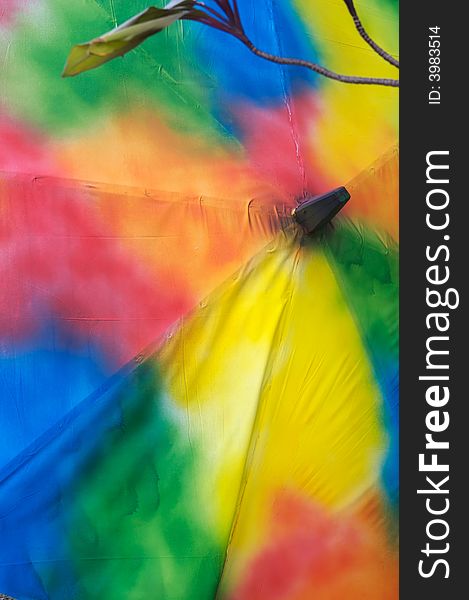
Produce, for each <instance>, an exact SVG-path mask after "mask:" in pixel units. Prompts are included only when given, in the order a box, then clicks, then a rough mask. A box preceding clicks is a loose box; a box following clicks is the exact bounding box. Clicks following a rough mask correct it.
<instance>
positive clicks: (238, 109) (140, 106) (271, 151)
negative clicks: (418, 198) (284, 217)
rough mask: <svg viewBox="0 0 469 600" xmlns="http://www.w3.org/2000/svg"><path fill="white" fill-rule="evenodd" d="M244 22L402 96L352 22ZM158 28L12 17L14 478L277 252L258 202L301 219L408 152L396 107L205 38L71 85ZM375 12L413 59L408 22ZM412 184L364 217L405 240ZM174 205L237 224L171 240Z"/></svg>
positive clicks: (0, 209) (10, 445)
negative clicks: (228, 281)
mask: <svg viewBox="0 0 469 600" xmlns="http://www.w3.org/2000/svg"><path fill="white" fill-rule="evenodd" d="M160 4H161V3H160ZM239 5H240V10H241V13H242V17H243V22H244V23H245V26H246V29H247V31H248V33H249V35H250V36H251V37H252V38H253V39H254V41H255V42H256V43H257V44H258V46H259V47H262V48H265V49H266V50H271V51H276V52H279V53H280V54H283V55H293V56H295V55H297V56H303V57H306V58H310V59H313V60H315V59H317V60H318V61H320V62H322V63H323V64H327V66H329V67H330V68H333V69H336V70H338V71H344V72H349V73H359V74H380V75H383V76H394V71H395V70H394V69H393V68H392V67H391V66H390V65H387V63H384V62H383V61H381V60H379V59H378V57H376V55H375V54H374V53H373V52H372V50H371V49H370V48H369V47H368V46H367V45H366V44H365V43H364V42H363V40H362V39H361V38H360V37H359V36H358V34H357V33H356V31H355V30H354V28H353V25H352V23H351V20H350V16H349V14H348V11H347V9H346V7H345V5H341V3H340V2H332V1H330V0H318V2H315V3H314V4H311V3H310V2H309V1H306V0H304V1H303V0H298V1H295V2H293V1H291V2H288V1H287V0H282V1H280V2H272V1H271V0H267V1H266V2H256V3H250V2H247V1H244V0H243V1H241V2H239ZM143 8H145V5H144V3H143V2H140V1H137V0H135V1H134V2H127V1H124V0H113V1H112V2H109V1H108V0H93V1H91V2H90V1H89V0H71V1H70V2H67V3H64V2H62V1H61V0H34V1H31V2H28V3H25V2H20V1H15V2H8V3H5V2H3V3H2V6H1V9H0V56H1V57H2V63H1V64H2V68H1V69H0V139H1V142H2V143H1V144H0V171H2V173H3V174H2V175H1V176H0V223H1V228H2V230H1V231H2V236H1V241H0V243H1V247H0V249H1V252H0V274H1V279H2V286H1V290H0V306H1V309H2V310H1V315H2V316H1V317H0V343H1V348H2V363H1V366H0V373H1V376H0V393H1V394H2V396H6V397H9V398H12V402H10V403H8V404H5V405H4V406H3V407H2V409H1V412H0V418H1V426H2V431H3V432H4V433H3V435H2V439H1V441H0V465H1V464H5V462H6V461H8V460H9V459H11V458H12V457H13V456H14V455H15V453H17V452H19V451H20V450H21V449H22V448H24V447H25V446H26V445H27V444H28V443H29V442H31V441H32V440H34V439H35V437H37V435H39V434H40V433H42V432H43V431H45V430H46V429H47V427H49V426H51V425H52V424H53V423H54V422H55V421H56V419H58V418H59V417H60V416H61V415H63V414H65V412H67V410H69V409H70V408H72V407H73V406H74V405H75V404H76V403H77V402H79V401H80V400H82V399H83V398H84V397H85V396H86V395H87V394H88V393H91V392H92V391H93V390H94V389H96V387H98V386H99V385H100V384H101V383H103V382H104V381H105V380H106V378H107V377H109V376H110V375H111V374H112V373H113V372H114V371H115V370H116V369H118V368H119V367H121V366H122V365H123V364H125V362H126V361H128V360H130V358H131V357H132V356H133V355H134V354H135V353H137V352H139V351H141V349H142V348H144V347H145V346H146V345H147V344H148V343H150V342H152V341H153V340H155V339H156V338H157V337H158V336H159V335H161V333H162V332H163V331H164V330H165V328H166V327H167V326H168V325H169V324H170V323H172V322H173V321H174V320H175V319H177V318H178V317H179V316H181V315H182V314H184V313H185V312H187V310H189V309H191V308H192V307H193V306H194V305H195V304H196V303H197V302H198V301H200V299H201V298H203V297H204V296H205V295H207V294H208V293H209V292H210V290H211V289H213V288H214V287H216V285H218V284H219V283H220V282H221V281H223V279H224V278H225V277H227V276H228V275H229V274H230V273H232V272H233V271H235V270H236V268H238V267H239V266H240V265H241V264H242V263H243V262H244V261H246V260H247V259H248V258H250V257H251V256H252V255H253V254H254V253H255V252H257V251H258V250H259V249H260V248H261V247H262V245H263V244H264V243H265V242H266V241H267V238H268V236H269V235H270V230H269V227H267V229H262V228H263V227H264V224H262V226H261V227H260V228H255V227H253V226H252V220H251V222H250V229H249V231H248V230H247V226H246V224H245V223H243V224H241V223H240V219H235V218H233V219H231V218H230V217H228V216H227V215H233V214H234V213H233V212H232V211H235V212H236V211H238V214H241V213H242V214H245V212H246V207H247V206H250V207H252V206H253V205H255V204H256V203H259V202H260V203H261V204H265V205H268V204H270V205H272V206H274V207H280V208H279V210H281V211H283V210H284V208H283V206H284V205H286V206H289V207H293V206H294V205H295V204H296V201H297V199H298V198H301V197H302V196H303V195H304V194H305V193H316V192H317V193H321V192H324V191H327V189H329V188H330V187H336V186H337V185H341V184H343V183H345V182H346V181H349V180H350V179H352V178H353V177H356V175H357V174H358V173H359V172H361V171H362V170H363V169H365V168H367V167H368V165H369V164H370V163H372V162H374V161H375V160H376V158H377V157H378V156H380V155H381V154H382V153H383V152H385V151H387V150H388V148H389V147H390V146H392V145H394V144H395V141H396V122H397V94H396V91H395V90H392V89H385V88H379V87H371V88H370V87H368V86H341V85H340V84H337V83H336V82H331V81H328V80H325V79H324V78H318V77H316V76H314V74H311V73H310V72H308V71H305V70H301V69H298V68H288V67H282V66H280V65H273V64H269V63H267V62H266V61H262V60H260V59H258V58H257V57H254V56H252V55H251V54H250V53H249V52H248V51H247V49H246V48H244V47H243V46H242V45H241V44H240V43H239V42H238V41H237V40H235V39H232V38H230V37H229V36H226V35H223V34H222V33H221V32H217V31H214V30H211V29H209V28H207V27H203V26H200V25H199V24H196V23H178V24H175V25H174V26H172V27H170V28H168V29H167V30H165V31H164V32H163V33H161V34H159V35H158V36H156V37H155V38H154V39H150V40H147V42H145V44H144V45H143V46H141V47H139V48H137V49H136V50H135V51H134V52H131V53H129V54H127V55H126V56H125V57H124V58H123V59H122V60H120V59H119V60H116V61H113V62H111V63H108V64H107V65H105V66H104V67H103V68H101V69H98V70H96V71H92V72H89V73H86V74H84V75H83V76H80V77H78V78H73V79H67V80H62V79H60V77H59V74H60V72H61V69H62V67H63V63H64V61H65V58H66V56H67V54H68V51H69V49H70V47H71V45H72V44H74V43H77V42H80V41H83V40H86V39H90V38H92V37H94V36H95V35H96V34H97V32H100V31H105V30H107V29H109V28H110V27H112V25H115V24H116V23H121V22H123V21H124V20H126V19H127V18H128V17H130V16H131V15H132V14H135V12H138V11H139V10H141V9H143ZM359 8H360V12H361V15H362V17H363V19H364V22H365V24H366V26H367V28H368V29H369V30H370V31H373V33H374V35H375V36H376V37H377V39H378V38H379V41H380V42H381V43H382V44H383V45H385V46H387V48H388V49H389V50H390V51H395V50H396V41H395V40H396V39H397V36H396V32H397V15H396V7H395V3H393V2H392V1H391V0H386V1H384V0H380V1H378V0H374V1H373V2H371V3H367V5H366V6H364V7H363V8H362V7H359ZM393 164H394V165H395V163H393ZM395 168H396V167H395V166H394V167H390V169H391V170H390V173H389V174H383V177H384V179H383V181H382V182H380V183H378V184H377V186H376V187H377V189H375V190H374V192H373V191H369V193H367V197H368V198H371V200H368V201H367V202H368V203H367V204H366V202H365V201H362V200H360V199H359V198H357V197H355V198H354V201H353V202H352V203H350V204H349V207H347V210H348V212H349V214H350V215H351V216H354V215H356V216H357V217H360V218H366V219H367V220H368V223H369V224H370V225H371V226H373V227H381V228H383V229H386V230H389V231H391V232H392V233H393V235H394V236H396V234H397V231H396V227H397V225H396V223H397V221H396V218H395V215H392V214H391V213H390V211H391V210H392V209H391V208H390V204H389V202H387V201H386V200H385V199H384V198H383V193H387V192H383V191H382V189H383V188H386V189H388V190H389V189H391V188H392V187H395V186H396V177H395ZM393 169H394V170H393ZM388 170H389V169H388ZM383 173H384V172H383ZM81 182H85V183H84V184H83V185H82V183H81ZM163 197H164V198H171V202H183V203H186V202H189V204H191V203H195V204H191V206H196V204H197V202H198V199H200V198H202V199H203V200H202V204H204V205H205V203H206V202H207V201H208V199H211V200H210V202H211V201H213V200H215V202H218V204H219V206H220V207H222V206H228V205H229V207H230V210H229V212H227V211H225V209H224V208H220V209H219V211H218V213H217V217H213V218H211V220H209V221H207V222H205V221H204V218H205V217H204V216H203V214H202V213H200V215H198V216H194V214H195V213H197V209H196V208H193V209H187V212H184V213H178V215H179V216H177V217H176V218H175V219H174V224H173V225H172V226H171V228H170V229H171V231H170V232H169V233H167V229H168V227H167V226H166V225H163V224H162V223H163V220H164V219H163V218H162V217H161V215H160V212H161V210H162V209H161V207H160V208H159V209H158V210H159V211H160V212H159V213H158V214H156V212H155V210H154V209H153V205H152V198H156V199H161V198H163ZM376 197H379V199H380V200H379V202H378V201H376V200H375V198H376ZM165 206H168V207H169V204H167V205H166V204H165ZM273 210H275V209H273ZM167 212H168V214H171V209H169V208H168V211H167ZM215 212H216V211H215ZM215 212H214V213H213V214H215ZM222 213H224V214H225V216H223V215H222ZM197 214H198V213H197ZM165 219H166V221H168V220H171V217H166V218H165ZM165 232H166V233H165ZM165 236H166V237H165ZM171 236H176V237H171ZM177 236H179V237H177ZM157 238H158V239H157ZM171 240H172V241H173V242H174V244H171ZM45 397H49V398H54V400H53V401H48V402H47V403H46V402H44V401H43V398H45Z"/></svg>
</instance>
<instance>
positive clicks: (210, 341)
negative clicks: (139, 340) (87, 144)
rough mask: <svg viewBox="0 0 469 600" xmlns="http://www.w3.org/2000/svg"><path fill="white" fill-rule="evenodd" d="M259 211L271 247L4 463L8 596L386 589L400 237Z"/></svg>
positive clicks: (392, 510) (353, 593)
mask: <svg viewBox="0 0 469 600" xmlns="http://www.w3.org/2000/svg"><path fill="white" fill-rule="evenodd" d="M395 158H396V156H395V155H392V156H391V157H387V159H386V162H385V164H384V165H381V166H380V165H377V166H376V167H375V168H374V169H373V170H372V171H370V172H369V173H368V176H365V177H364V176H362V177H360V178H358V180H357V181H356V182H355V183H354V182H352V184H351V185H350V189H351V190H352V193H353V194H354V197H357V198H360V197H361V192H362V188H363V189H365V190H366V188H367V187H369V188H373V187H374V185H376V181H375V182H373V180H376V179H381V178H382V173H383V172H385V173H386V172H387V171H388V170H389V167H390V166H389V162H390V161H391V162H393V161H394V160H395ZM370 180H371V181H370ZM365 197H366V194H365ZM394 199H395V198H394ZM388 200H390V201H392V200H393V197H392V195H391V196H389V197H388ZM154 206H158V203H156V204H154ZM176 207H177V208H176V210H178V209H179V210H184V204H183V203H177V205H176ZM258 215H259V216H258V222H259V223H264V226H265V229H267V230H268V229H269V228H270V227H271V224H272V223H273V222H276V224H277V228H278V229H279V233H277V235H276V236H275V237H274V239H273V241H271V242H270V243H268V244H267V245H266V246H265V248H263V249H262V250H261V251H260V252H258V253H257V254H256V255H254V256H253V258H252V259H251V260H249V261H247V262H246V264H245V265H244V266H243V267H242V268H241V269H239V270H238V271H237V272H236V273H235V274H234V275H232V276H231V277H229V278H228V279H227V280H226V281H225V282H224V283H223V284H221V286H219V287H218V288H217V289H216V290H215V291H214V292H212V293H211V294H210V295H209V296H208V297H207V298H206V299H205V300H203V301H202V303H201V304H200V306H198V307H197V308H196V309H194V310H193V311H191V312H190V313H189V314H188V315H187V316H185V317H184V318H183V319H182V320H180V321H179V322H178V323H177V324H176V325H175V326H173V327H172V328H170V329H169V330H167V332H166V333H165V335H164V336H163V338H162V340H161V341H160V345H159V348H158V349H156V350H155V351H151V350H149V351H147V352H146V353H144V354H140V355H138V356H137V357H135V358H134V360H132V361H131V362H130V363H128V364H127V366H126V367H124V368H123V369H122V370H121V371H119V372H118V373H117V374H116V375H115V376H114V377H112V378H110V379H109V380H108V381H107V382H106V384H105V385H104V386H103V387H102V388H101V389H100V390H99V391H97V392H95V393H94V394H92V395H91V396H90V397H88V398H87V399H86V400H84V401H83V402H81V403H79V404H78V405H77V406H76V407H75V408H74V409H73V410H72V411H70V412H69V413H68V414H67V415H66V416H65V417H64V418H63V419H61V420H59V421H58V423H57V424H56V425H55V426H54V427H52V428H50V429H49V430H48V431H47V432H46V433H45V434H43V435H42V436H40V437H38V438H37V439H36V440H35V442H34V443H33V444H32V445H30V446H29V447H28V448H26V449H25V450H24V451H23V452H21V453H19V454H18V455H17V456H16V457H15V458H14V459H13V461H11V462H10V463H9V465H7V466H6V468H5V469H4V470H3V472H2V473H1V479H2V485H1V490H2V491H1V496H0V499H1V500H0V514H1V515H2V537H3V540H4V544H3V545H2V559H1V561H0V582H1V584H2V589H4V590H6V591H8V592H9V593H11V594H13V595H14V596H16V597H17V598H20V599H23V598H24V599H26V598H34V599H36V598H37V599H42V598H64V599H65V598H67V599H68V598H102V597H103V596H104V597H106V598H110V599H113V598H116V599H117V598H121V597H122V596H124V597H127V598H144V597H155V598H174V599H181V600H182V599H184V598H192V597H194V598H200V599H201V600H203V599H204V598H207V599H210V598H214V597H215V596H216V595H218V596H219V597H223V598H225V597H226V598H243V599H251V598H252V599H257V598H286V599H290V598H302V599H307V598H311V597H315V598H328V599H329V598H343V597H344V594H345V593H346V594H347V596H346V597H347V598H351V599H353V598H370V599H371V598H390V599H391V598H395V597H397V591H396V589H397V588H396V585H397V546H396V500H397V468H396V465H397V437H396V434H397V334H398V329H397V246H396V242H395V240H393V238H392V237H391V236H390V235H389V234H387V233H385V232H382V231H381V232H379V230H371V229H370V228H369V227H367V226H366V225H364V224H362V225H359V224H357V221H349V220H348V219H343V220H340V219H338V220H336V221H335V223H336V225H335V226H334V228H333V229H328V230H326V231H325V232H323V233H322V234H321V235H320V236H319V237H316V238H313V239H306V240H305V239H304V238H302V236H301V235H300V234H299V233H298V231H297V230H296V229H295V228H294V226H293V225H291V224H290V225H289V224H288V221H287V219H279V217H278V216H277V218H276V220H275V218H274V217H273V216H272V213H269V212H268V211H266V212H264V213H263V214H262V211H259V213H258Z"/></svg>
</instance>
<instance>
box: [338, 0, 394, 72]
mask: <svg viewBox="0 0 469 600" xmlns="http://www.w3.org/2000/svg"><path fill="white" fill-rule="evenodd" d="M344 2H345V5H346V6H347V8H348V11H349V13H350V15H351V17H352V19H353V22H354V25H355V29H356V30H357V31H358V33H359V34H360V36H361V37H362V38H363V39H364V40H365V42H366V43H367V44H368V46H370V47H371V48H373V50H374V51H375V52H376V54H378V55H379V56H380V57H381V58H383V59H384V60H386V61H387V62H388V63H390V64H391V65H392V66H393V67H396V68H397V69H398V68H399V61H398V60H396V59H395V58H394V56H391V55H390V54H389V52H386V50H384V49H383V48H381V46H379V45H378V44H377V43H376V42H375V41H374V40H373V39H372V38H371V37H370V36H369V35H368V33H367V32H366V30H365V28H364V27H363V24H362V22H361V21H360V17H359V16H358V14H357V9H356V8H355V5H354V3H353V0H344Z"/></svg>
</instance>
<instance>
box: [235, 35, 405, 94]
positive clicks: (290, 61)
mask: <svg viewBox="0 0 469 600" xmlns="http://www.w3.org/2000/svg"><path fill="white" fill-rule="evenodd" d="M241 41H242V42H243V43H244V44H245V45H246V46H247V47H248V48H249V50H251V52H253V53H254V54H255V55H256V56H259V57H260V58H264V59H265V60H268V61H270V62H273V63H277V64H279V65H290V66H297V67H305V68H306V69H310V70H311V71H314V72H315V73H319V75H323V76H324V77H328V78H329V79H334V80H335V81H340V82H342V83H355V84H362V85H384V86H387V87H399V80H398V79H386V78H382V77H359V76H355V75H342V74H340V73H335V72H334V71H330V70H329V69H326V68H325V67H321V65H318V64H316V63H313V62H311V61H309V60H303V59H301V58H283V57H281V56H275V55H274V54H269V53H268V52H264V51H263V50H259V48H256V46H254V44H253V43H252V42H251V41H250V40H249V39H248V38H245V39H241Z"/></svg>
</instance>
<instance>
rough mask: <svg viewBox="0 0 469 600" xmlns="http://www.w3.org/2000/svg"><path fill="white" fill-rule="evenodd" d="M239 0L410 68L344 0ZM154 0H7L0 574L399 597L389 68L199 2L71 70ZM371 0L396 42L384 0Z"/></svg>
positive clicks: (266, 17) (61, 583) (2, 31)
mask: <svg viewBox="0 0 469 600" xmlns="http://www.w3.org/2000/svg"><path fill="white" fill-rule="evenodd" d="M239 4H240V9H241V11H242V16H243V21H244V22H245V24H246V29H247V30H248V31H249V34H250V35H251V37H252V38H253V39H254V40H255V41H256V43H257V45H258V46H259V47H262V48H263V49H266V50H270V51H274V52H277V53H279V54H282V55H285V56H286V55H292V56H301V57H305V58H309V59H312V60H317V61H318V62H320V63H321V64H325V65H327V66H329V67H330V68H333V69H335V70H337V71H341V72H348V73H354V74H363V75H380V76H395V72H394V71H395V70H394V69H393V68H392V67H391V66H390V65H387V64H386V63H384V62H383V61H380V60H379V59H378V58H377V57H376V56H375V55H374V54H373V53H372V51H371V49H370V48H369V47H368V46H366V45H365V44H364V42H363V41H362V40H361V38H359V37H358V35H357V33H356V31H355V30H354V28H353V24H352V23H351V20H350V17H349V15H348V13H347V11H346V8H345V6H344V4H343V3H342V2H335V1H332V0H317V1H316V2H309V1H306V0H304V1H303V0H280V1H273V0H267V1H266V2H249V1H248V0H243V1H241V2H239ZM145 6H146V4H145V3H144V2H140V0H133V1H132V2H125V1H124V0H114V1H112V0H110V1H108V0H91V1H90V0H70V2H66V3H65V2H61V1H60V0H31V1H30V2H20V1H17V2H2V1H1V0H0V57H1V69H0V140H1V143H0V280H1V282H2V283H1V286H0V306H1V309H2V311H1V317H0V348H1V356H0V359H1V361H0V395H1V403H0V428H1V439H0V534H1V539H2V544H1V546H0V592H3V593H7V594H9V595H11V596H13V597H15V598H17V599H18V600H42V599H52V600H72V599H74V598H76V599H78V598H79V599H80V600H88V599H93V598H96V599H98V598H100V599H106V600H108V599H109V600H114V599H116V600H117V599H118V598H119V599H120V598H129V599H134V600H140V599H148V598H154V599H158V600H189V599H190V600H211V599H213V598H226V599H229V600H235V599H236V600H270V599H272V600H277V599H278V600H312V599H319V600H322V599H324V600H335V599H341V600H342V599H343V598H347V599H348V600H354V599H355V598H357V599H358V598H360V599H363V598H365V599H367V598H369V599H370V600H388V599H389V600H394V599H396V598H397V502H398V408H397V398H398V397H397V388H398V363H397V360H398V291H397V290H398V274H397V256H398V246H397V244H398V241H397V240H398V218H397V217H398V214H397V193H398V189H397V181H398V179H397V162H398V155H397V152H396V150H394V149H392V148H393V147H394V145H395V143H396V121H397V93H396V90H393V89H385V88H369V87H368V86H364V87H359V86H355V87H354V86H343V85H341V84H338V83H335V82H331V81H327V80H324V79H321V78H319V77H317V76H314V75H312V74H311V73H309V72H308V71H302V70H301V69H298V68H293V69H291V68H287V67H280V66H279V65H271V64H269V63H267V62H265V61H264V62H263V61H260V60H259V59H257V58H256V57H254V56H252V55H250V54H249V53H248V51H247V50H246V49H245V48H243V47H242V46H241V45H240V44H239V43H238V42H237V41H236V40H234V39H230V38H229V37H227V36H224V35H223V34H221V33H220V32H215V31H210V30H208V29H207V28H203V27H202V26H200V25H198V24H191V23H184V24H181V23H177V24H175V25H174V26H173V27H172V28H169V29H168V30H166V31H165V32H163V33H161V34H160V35H159V36H157V37H155V38H154V39H151V40H148V41H147V42H146V43H145V44H144V45H143V46H142V47H140V48H138V49H137V50H135V51H134V52H132V53H130V54H128V55H126V56H125V57H124V58H123V59H122V60H118V61H114V62H112V63H109V64H107V65H105V66H104V67H103V68H102V69H99V70H97V71H94V72H89V73H87V74H84V75H83V76H81V77H79V78H74V79H67V80H62V79H60V72H61V69H62V67H63V63H64V60H65V57H66V55H67V52H68V50H69V48H70V46H71V45H72V44H74V43H77V42H80V41H83V40H84V39H89V38H91V37H93V36H94V35H96V34H97V33H99V32H100V31H105V30H107V29H109V28H110V27H112V26H113V25H115V24H117V23H120V22H122V21H123V20H125V19H126V18H127V17H129V16H131V15H132V14H135V13H136V12H137V11H138V10H141V9H143V8H145ZM357 6H358V8H359V12H360V15H361V17H362V19H363V21H364V23H365V24H366V26H367V29H368V30H369V31H370V32H371V31H373V33H374V37H375V38H376V39H379V41H380V43H381V44H382V45H383V46H385V47H386V48H387V49H388V50H389V51H391V52H392V53H394V54H396V52H397V41H396V40H397V12H396V4H395V3H394V2H392V1H391V0H386V1H385V0H379V1H378V0H373V1H372V2H367V3H363V2H362V3H357ZM378 157H379V158H378ZM370 165H371V166H370ZM342 184H347V187H348V189H349V190H350V192H351V195H352V199H351V201H350V202H349V204H348V205H347V207H346V209H344V211H343V215H341V216H339V217H337V218H336V219H335V220H334V224H333V227H332V228H328V229H327V230H326V231H324V232H323V233H322V234H321V235H319V236H317V237H315V238H314V239H311V240H306V239H304V238H302V236H301V234H300V233H299V232H298V231H297V229H296V228H295V226H294V224H293V222H292V220H291V218H290V211H291V208H292V207H293V206H295V204H296V202H297V199H298V198H301V197H303V196H304V195H305V194H307V193H321V192H323V191H326V190H327V189H329V188H331V187H335V186H337V185H342Z"/></svg>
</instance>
